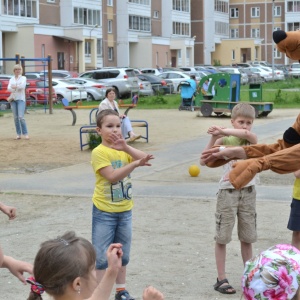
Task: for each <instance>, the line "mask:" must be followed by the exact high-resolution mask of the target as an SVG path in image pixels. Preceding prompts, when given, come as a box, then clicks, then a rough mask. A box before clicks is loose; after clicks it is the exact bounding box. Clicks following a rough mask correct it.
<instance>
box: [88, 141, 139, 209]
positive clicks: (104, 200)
mask: <svg viewBox="0 0 300 300" xmlns="http://www.w3.org/2000/svg"><path fill="white" fill-rule="evenodd" d="M130 162H132V157H131V156H130V155H128V154H127V153H125V152H123V151H118V150H115V149H111V148H109V147H106V146H104V145H102V144H100V145H99V146H98V147H96V148H95V149H94V150H93V151H92V161H91V164H92V167H93V170H94V173H95V177H96V184H95V189H94V194H93V203H94V204H95V206H96V207H97V208H98V209H100V210H102V211H105V212H123V211H128V210H131V209H132V207H133V201H132V185H131V177H130V175H128V176H126V177H125V178H124V179H123V180H120V181H118V182H115V183H113V184H112V183H110V182H109V181H108V180H107V179H105V178H104V177H103V176H101V174H100V172H99V170H100V169H102V168H104V167H107V166H112V167H113V168H114V169H118V168H121V167H123V166H125V165H127V164H129V163H130Z"/></svg>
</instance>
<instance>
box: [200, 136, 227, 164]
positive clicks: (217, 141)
mask: <svg viewBox="0 0 300 300" xmlns="http://www.w3.org/2000/svg"><path fill="white" fill-rule="evenodd" d="M221 144H222V138H219V136H215V135H212V136H211V138H210V140H209V142H208V144H207V145H206V147H205V148H204V150H203V152H204V151H206V150H208V149H211V147H213V146H215V145H221ZM203 152H202V153H203ZM200 165H201V166H205V161H204V160H203V159H202V155H201V157H200Z"/></svg>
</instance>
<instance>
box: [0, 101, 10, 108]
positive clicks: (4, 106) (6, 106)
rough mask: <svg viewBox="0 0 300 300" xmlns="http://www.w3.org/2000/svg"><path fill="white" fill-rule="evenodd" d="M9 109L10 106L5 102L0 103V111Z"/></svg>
mask: <svg viewBox="0 0 300 300" xmlns="http://www.w3.org/2000/svg"><path fill="white" fill-rule="evenodd" d="M9 108H10V104H9V103H8V102H7V101H0V110H7V109H9Z"/></svg>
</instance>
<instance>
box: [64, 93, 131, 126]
mask: <svg viewBox="0 0 300 300" xmlns="http://www.w3.org/2000/svg"><path fill="white" fill-rule="evenodd" d="M62 104H63V106H64V109H65V110H68V111H70V112H71V114H72V117H73V120H72V126H74V125H75V124H76V121H77V116H76V111H75V110H76V109H91V112H90V124H91V113H92V112H93V111H95V110H97V109H98V107H99V105H82V102H81V101H78V102H77V103H76V105H69V101H68V99H66V98H63V99H62ZM136 106H137V102H135V101H134V100H133V102H132V103H130V104H124V103H123V101H122V100H119V107H120V108H126V110H125V112H124V115H126V116H127V114H128V112H129V110H130V109H131V108H134V107H136Z"/></svg>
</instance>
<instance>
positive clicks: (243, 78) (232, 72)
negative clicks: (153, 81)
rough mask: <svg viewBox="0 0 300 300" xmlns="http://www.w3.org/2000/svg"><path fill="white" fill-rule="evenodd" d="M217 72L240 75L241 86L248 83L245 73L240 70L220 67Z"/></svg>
mask: <svg viewBox="0 0 300 300" xmlns="http://www.w3.org/2000/svg"><path fill="white" fill-rule="evenodd" d="M218 70H219V72H226V73H229V74H240V75H241V84H244V85H245V84H247V83H248V75H247V74H246V73H245V72H242V71H241V70H240V68H234V67H220V68H218Z"/></svg>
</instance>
